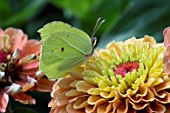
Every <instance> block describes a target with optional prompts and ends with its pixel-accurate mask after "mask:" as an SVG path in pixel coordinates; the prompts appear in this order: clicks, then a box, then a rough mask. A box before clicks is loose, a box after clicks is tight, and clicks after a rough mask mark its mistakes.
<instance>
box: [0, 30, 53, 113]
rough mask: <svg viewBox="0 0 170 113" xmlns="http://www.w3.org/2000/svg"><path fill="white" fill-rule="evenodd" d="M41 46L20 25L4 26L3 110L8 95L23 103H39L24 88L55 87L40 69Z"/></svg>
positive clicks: (0, 57)
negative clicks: (14, 26)
mask: <svg viewBox="0 0 170 113" xmlns="http://www.w3.org/2000/svg"><path fill="white" fill-rule="evenodd" d="M40 48H41V42H40V41H37V40H33V39H31V40H28V37H27V35H26V34H24V33H23V31H22V30H20V29H15V28H8V29H6V30H5V31H4V30H2V29H0V112H5V111H6V107H7V104H8V100H9V96H8V95H11V96H12V97H13V98H14V99H15V100H17V101H19V102H21V103H24V104H35V99H33V98H32V97H31V96H29V95H27V94H25V93H24V92H26V91H28V90H30V91H32V90H35V89H38V90H40V91H45V92H49V91H51V87H52V85H53V82H50V81H49V80H48V79H47V78H42V76H43V73H42V72H41V71H38V67H39V55H40ZM44 84H46V85H44Z"/></svg>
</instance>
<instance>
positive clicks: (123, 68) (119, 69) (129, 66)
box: [114, 61, 139, 77]
mask: <svg viewBox="0 0 170 113" xmlns="http://www.w3.org/2000/svg"><path fill="white" fill-rule="evenodd" d="M138 68H139V62H137V61H136V62H126V63H123V64H119V65H118V66H116V69H115V70H114V73H115V74H116V75H117V74H118V75H122V77H125V74H126V73H128V72H130V73H131V72H132V71H133V70H134V69H136V71H138Z"/></svg>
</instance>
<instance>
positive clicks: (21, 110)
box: [13, 107, 38, 113]
mask: <svg viewBox="0 0 170 113" xmlns="http://www.w3.org/2000/svg"><path fill="white" fill-rule="evenodd" d="M13 113H38V112H36V111H35V110H33V109H29V108H25V107H18V108H16V109H15V110H14V111H13Z"/></svg>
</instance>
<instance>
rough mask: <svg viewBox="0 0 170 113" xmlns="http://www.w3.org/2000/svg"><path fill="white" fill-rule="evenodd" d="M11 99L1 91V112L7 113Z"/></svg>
mask: <svg viewBox="0 0 170 113" xmlns="http://www.w3.org/2000/svg"><path fill="white" fill-rule="evenodd" d="M8 101H9V97H8V94H6V93H5V92H3V91H1V92H0V112H5V111H6V107H7V105H8Z"/></svg>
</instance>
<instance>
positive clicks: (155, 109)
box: [148, 102, 166, 113]
mask: <svg viewBox="0 0 170 113" xmlns="http://www.w3.org/2000/svg"><path fill="white" fill-rule="evenodd" d="M148 110H149V111H150V112H151V113H164V112H165V111H166V108H165V106H164V105H162V104H159V103H158V102H152V103H151V104H150V105H149V106H148Z"/></svg>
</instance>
